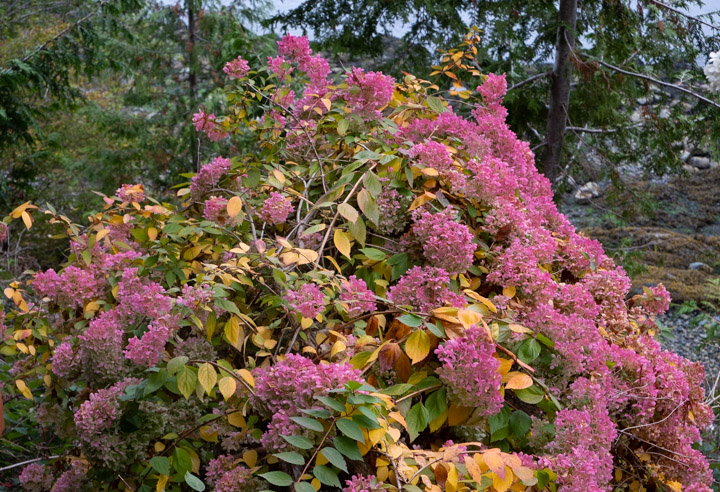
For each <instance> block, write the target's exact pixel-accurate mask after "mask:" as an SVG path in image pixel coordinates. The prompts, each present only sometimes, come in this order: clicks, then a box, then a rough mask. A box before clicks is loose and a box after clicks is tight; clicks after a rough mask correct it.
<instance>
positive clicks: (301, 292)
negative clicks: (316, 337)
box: [284, 283, 325, 318]
mask: <svg viewBox="0 0 720 492" xmlns="http://www.w3.org/2000/svg"><path fill="white" fill-rule="evenodd" d="M284 299H285V302H287V303H288V305H289V306H290V310H291V312H296V313H300V315H301V316H304V317H305V318H314V317H315V316H317V315H318V314H320V313H321V312H322V310H323V309H324V308H325V302H324V300H325V295H324V294H323V293H322V291H321V290H320V288H319V287H318V286H317V285H315V284H311V283H307V284H303V285H302V286H301V287H300V288H299V289H298V290H288V291H287V294H285V297H284Z"/></svg>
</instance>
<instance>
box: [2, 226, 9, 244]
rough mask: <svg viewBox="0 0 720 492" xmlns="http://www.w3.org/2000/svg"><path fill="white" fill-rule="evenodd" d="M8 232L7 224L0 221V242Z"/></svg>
mask: <svg viewBox="0 0 720 492" xmlns="http://www.w3.org/2000/svg"><path fill="white" fill-rule="evenodd" d="M7 233H8V226H7V224H5V223H4V222H0V243H1V242H3V241H5V238H6V237H7Z"/></svg>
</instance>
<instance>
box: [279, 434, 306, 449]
mask: <svg viewBox="0 0 720 492" xmlns="http://www.w3.org/2000/svg"><path fill="white" fill-rule="evenodd" d="M282 438H283V439H285V440H286V441H287V442H289V443H290V444H291V445H293V446H295V447H296V448H299V449H311V448H312V447H313V442H312V441H311V440H310V439H308V438H307V437H305V436H282Z"/></svg>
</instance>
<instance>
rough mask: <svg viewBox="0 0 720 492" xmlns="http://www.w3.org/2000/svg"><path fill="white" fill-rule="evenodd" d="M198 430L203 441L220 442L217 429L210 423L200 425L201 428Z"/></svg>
mask: <svg viewBox="0 0 720 492" xmlns="http://www.w3.org/2000/svg"><path fill="white" fill-rule="evenodd" d="M198 431H199V434H200V437H201V438H202V439H203V441H207V442H218V431H217V429H213V428H212V427H210V426H209V425H203V426H202V427H200V429H198Z"/></svg>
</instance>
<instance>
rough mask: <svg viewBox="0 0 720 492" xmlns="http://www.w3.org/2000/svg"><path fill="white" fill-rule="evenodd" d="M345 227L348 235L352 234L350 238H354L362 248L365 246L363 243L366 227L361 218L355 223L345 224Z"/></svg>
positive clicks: (365, 238) (365, 236)
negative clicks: (348, 232)
mask: <svg viewBox="0 0 720 492" xmlns="http://www.w3.org/2000/svg"><path fill="white" fill-rule="evenodd" d="M347 226H348V230H349V231H350V234H352V237H354V238H355V239H356V240H357V242H359V243H360V244H361V245H362V246H365V241H366V240H367V227H365V221H364V220H363V218H362V217H358V218H357V220H356V221H355V223H352V222H347Z"/></svg>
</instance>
